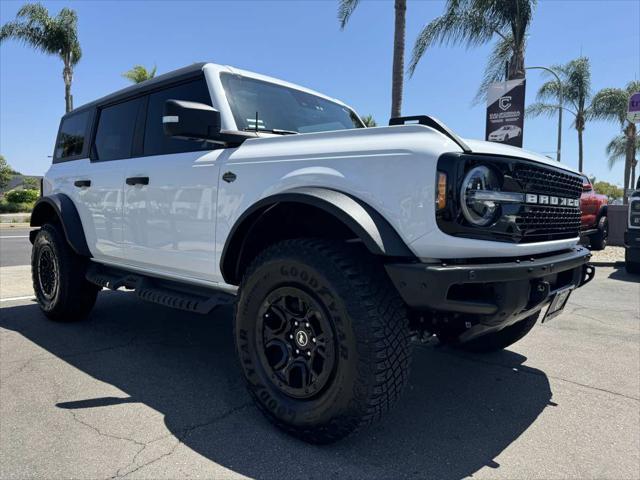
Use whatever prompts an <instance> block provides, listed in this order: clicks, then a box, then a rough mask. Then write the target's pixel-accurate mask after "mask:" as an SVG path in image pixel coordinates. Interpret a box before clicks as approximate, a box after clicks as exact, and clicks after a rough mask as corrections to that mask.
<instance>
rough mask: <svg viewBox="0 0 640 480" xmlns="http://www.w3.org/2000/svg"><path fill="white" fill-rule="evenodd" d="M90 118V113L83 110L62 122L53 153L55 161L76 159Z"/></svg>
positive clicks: (79, 153) (81, 148)
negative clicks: (69, 158)
mask: <svg viewBox="0 0 640 480" xmlns="http://www.w3.org/2000/svg"><path fill="white" fill-rule="evenodd" d="M90 118H91V111H90V110H85V111H84V112H80V113H76V114H74V115H71V116H68V117H66V118H65V119H64V120H62V123H61V124H60V132H59V133H58V141H57V143H56V151H55V152H54V157H55V158H56V159H64V158H68V157H76V156H78V155H81V154H82V152H83V151H84V150H83V149H84V141H85V136H86V134H87V127H88V123H89V119H90Z"/></svg>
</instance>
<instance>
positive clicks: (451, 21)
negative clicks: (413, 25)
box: [409, 0, 500, 75]
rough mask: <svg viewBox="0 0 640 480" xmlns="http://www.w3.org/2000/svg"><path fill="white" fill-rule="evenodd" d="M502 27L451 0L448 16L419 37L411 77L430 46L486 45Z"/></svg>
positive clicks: (414, 49) (431, 25) (414, 50)
mask: <svg viewBox="0 0 640 480" xmlns="http://www.w3.org/2000/svg"><path fill="white" fill-rule="evenodd" d="M499 27H500V26H499V25H496V24H495V23H494V22H490V21H488V20H487V19H486V18H485V17H484V15H483V14H482V12H480V11H478V10H476V9H470V10H461V9H459V8H458V2H456V1H453V0H449V1H448V2H447V10H446V12H445V13H444V15H441V16H440V17H437V18H435V19H434V20H432V21H431V22H430V23H429V24H427V25H426V26H425V27H424V28H423V29H422V31H421V32H420V35H418V38H417V39H416V42H415V44H414V45H413V54H412V56H411V62H410V63H409V74H410V75H413V73H414V71H415V69H416V67H417V65H418V62H419V61H420V59H421V58H422V56H423V55H424V52H425V51H426V50H427V49H428V48H429V47H431V46H433V45H436V44H439V45H453V44H457V43H466V44H467V46H472V45H478V44H483V43H486V42H488V41H489V40H491V38H492V37H493V35H494V34H495V33H496V29H497V28H499Z"/></svg>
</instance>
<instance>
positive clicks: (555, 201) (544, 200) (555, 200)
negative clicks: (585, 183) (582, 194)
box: [525, 193, 580, 207]
mask: <svg viewBox="0 0 640 480" xmlns="http://www.w3.org/2000/svg"><path fill="white" fill-rule="evenodd" d="M525 200H526V202H527V203H532V204H535V205H558V206H560V207H579V206H580V199H578V198H566V197H554V196H551V195H536V194H535V193H527V194H526V196H525Z"/></svg>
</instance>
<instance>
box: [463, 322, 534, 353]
mask: <svg viewBox="0 0 640 480" xmlns="http://www.w3.org/2000/svg"><path fill="white" fill-rule="evenodd" d="M539 315H540V313H539V312H538V313H536V314H534V315H532V316H530V317H527V318H525V319H524V320H520V321H519V322H517V323H514V324H513V325H509V326H508V327H505V328H503V329H502V330H498V331H497V332H492V333H487V334H486V335H482V336H481V337H478V338H476V339H473V340H471V341H469V342H466V343H461V344H457V345H456V347H457V348H459V349H461V350H465V351H467V352H474V353H489V352H495V351H498V350H502V349H504V348H507V347H508V346H509V345H513V344H514V343H516V342H517V341H518V340H520V339H522V338H523V337H524V336H525V335H526V334H527V333H529V332H530V331H531V329H532V328H533V326H534V325H535V324H536V322H537V321H538V316H539Z"/></svg>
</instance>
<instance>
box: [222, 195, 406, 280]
mask: <svg viewBox="0 0 640 480" xmlns="http://www.w3.org/2000/svg"><path fill="white" fill-rule="evenodd" d="M284 202H287V203H300V204H306V205H310V206H313V207H316V208H319V209H321V210H323V211H325V212H326V213H328V214H330V215H332V216H334V217H335V218H336V219H337V220H339V221H340V222H342V223H343V224H344V225H345V226H346V227H347V228H349V229H350V230H351V231H352V232H353V233H354V234H355V235H356V236H357V237H358V238H359V239H360V240H361V241H362V243H363V244H364V245H365V246H366V248H367V249H368V250H369V251H370V252H371V253H372V254H374V255H383V256H390V257H409V258H415V255H414V254H413V252H412V251H411V250H410V249H409V247H408V246H407V244H406V243H405V242H404V240H402V238H401V237H400V235H399V234H398V232H396V230H395V229H394V228H393V227H392V226H391V224H390V223H389V222H388V221H387V220H386V219H385V218H384V217H383V216H382V215H381V214H380V213H379V212H377V211H376V210H375V209H374V208H372V207H371V206H369V205H367V204H366V203H365V202H363V201H361V200H360V199H358V198H355V197H353V196H351V195H349V194H346V193H344V192H340V191H337V190H331V189H329V188H322V187H300V188H294V189H291V190H287V191H285V192H282V193H278V194H275V195H271V196H268V197H265V198H263V199H261V200H259V201H257V202H256V203H254V204H253V205H251V206H250V207H249V208H248V209H246V210H245V211H244V212H243V213H242V215H240V217H239V218H238V219H237V220H236V222H235V224H234V225H233V227H232V228H231V230H230V232H229V235H228V236H227V239H226V241H225V244H224V248H223V250H222V255H221V258H220V270H221V272H222V276H223V278H224V279H225V282H227V283H231V284H237V283H238V280H239V278H238V269H239V266H240V263H241V255H242V251H243V243H244V237H245V235H246V234H247V233H248V232H249V231H250V228H251V225H252V224H254V223H255V222H257V221H258V220H259V219H260V217H261V216H262V214H263V213H265V212H266V211H267V210H269V209H270V208H272V207H273V206H275V205H277V204H279V203H284Z"/></svg>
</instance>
